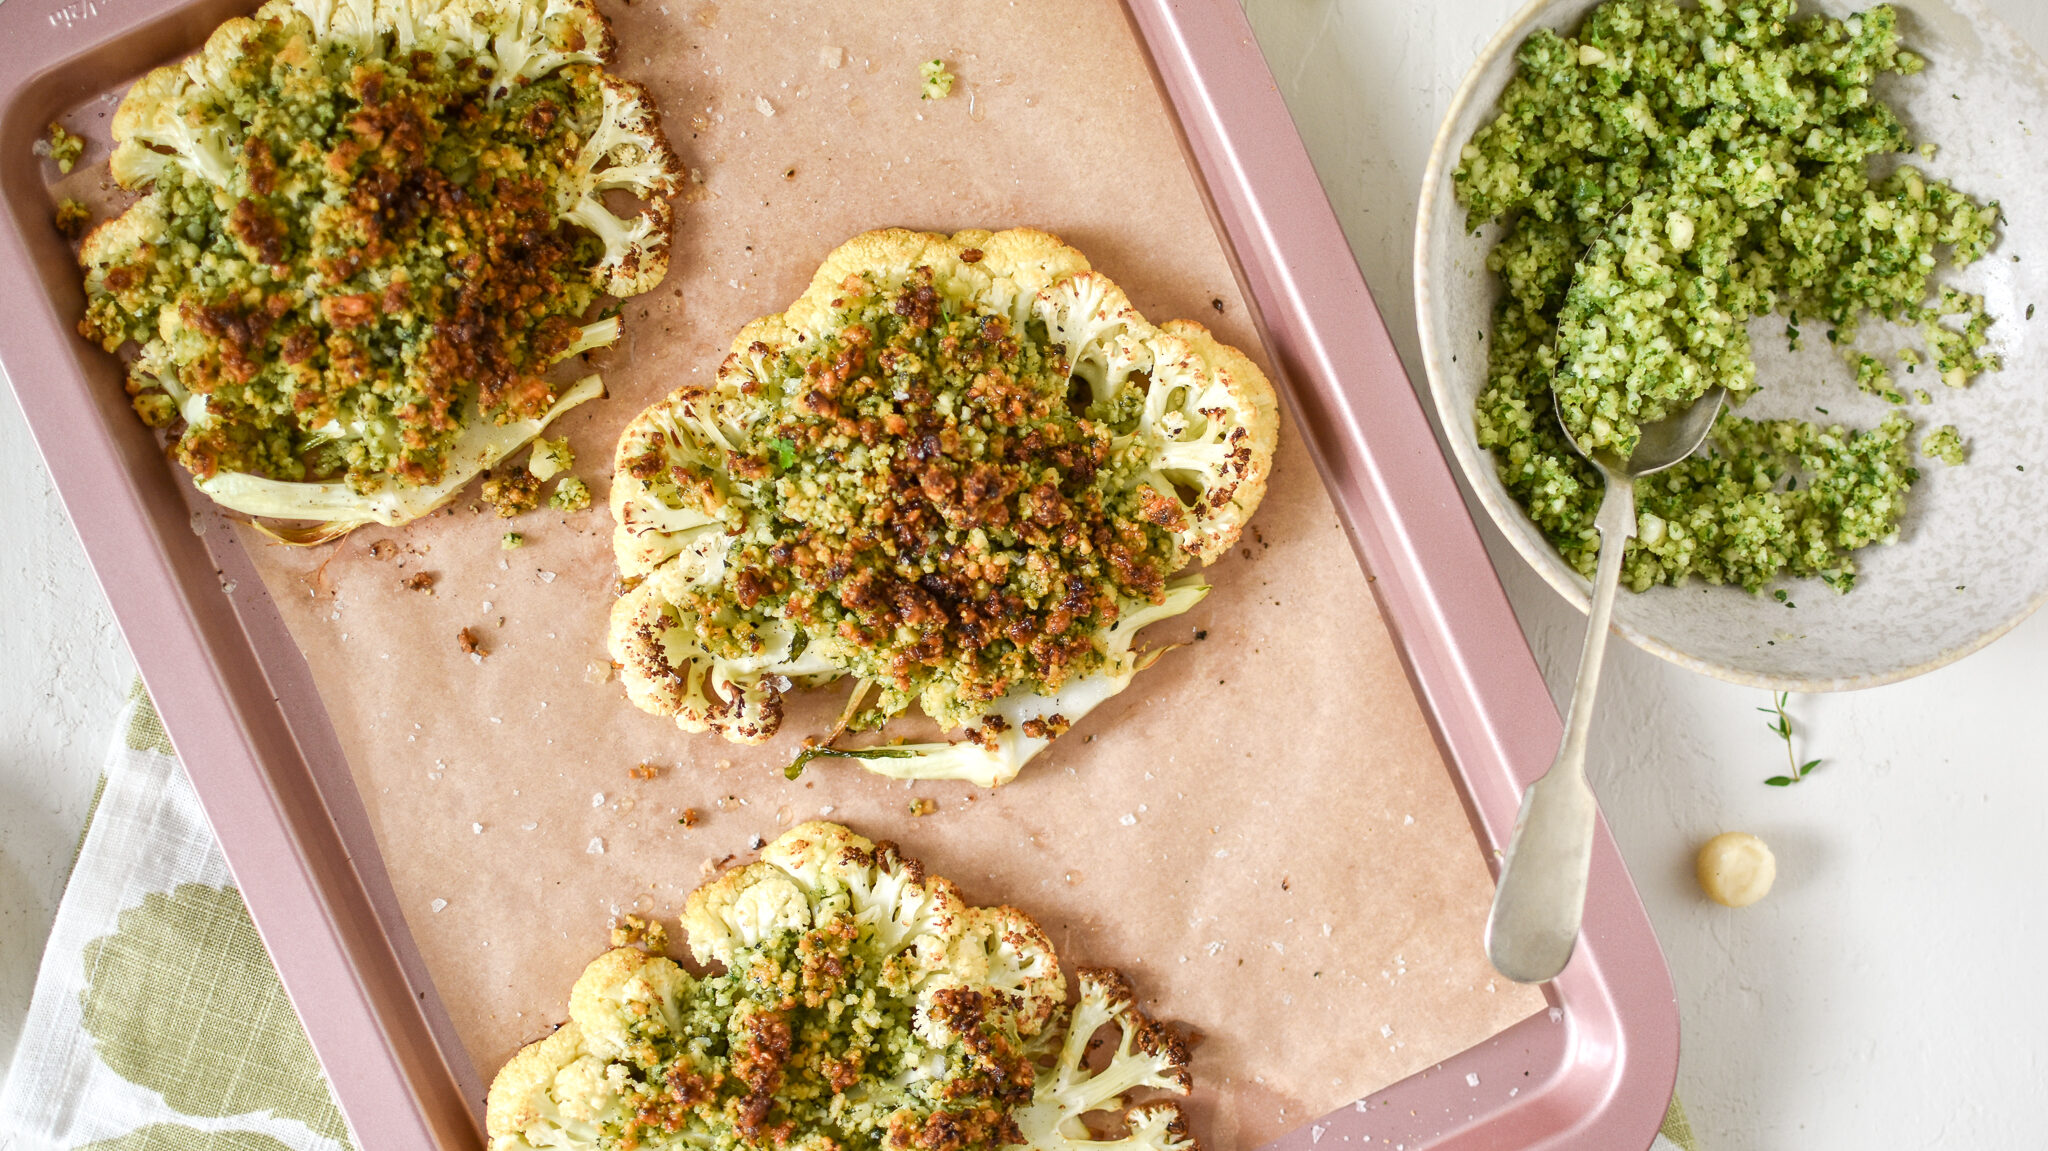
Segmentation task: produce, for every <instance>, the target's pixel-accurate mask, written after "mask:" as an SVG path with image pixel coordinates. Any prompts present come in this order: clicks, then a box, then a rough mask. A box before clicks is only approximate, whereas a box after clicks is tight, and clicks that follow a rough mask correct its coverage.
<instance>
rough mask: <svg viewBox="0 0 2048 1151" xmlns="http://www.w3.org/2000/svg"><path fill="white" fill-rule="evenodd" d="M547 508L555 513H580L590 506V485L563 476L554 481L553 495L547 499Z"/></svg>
mask: <svg viewBox="0 0 2048 1151" xmlns="http://www.w3.org/2000/svg"><path fill="white" fill-rule="evenodd" d="M548 506H549V507H551V508H554V509H555V510H557V511H564V512H580V511H582V510H583V509H585V508H587V507H589V506H590V485H589V484H586V483H584V482H583V481H582V480H580V479H578V478H576V477H575V476H563V477H562V478H561V479H559V480H557V481H555V494H554V495H552V496H549V497H548Z"/></svg>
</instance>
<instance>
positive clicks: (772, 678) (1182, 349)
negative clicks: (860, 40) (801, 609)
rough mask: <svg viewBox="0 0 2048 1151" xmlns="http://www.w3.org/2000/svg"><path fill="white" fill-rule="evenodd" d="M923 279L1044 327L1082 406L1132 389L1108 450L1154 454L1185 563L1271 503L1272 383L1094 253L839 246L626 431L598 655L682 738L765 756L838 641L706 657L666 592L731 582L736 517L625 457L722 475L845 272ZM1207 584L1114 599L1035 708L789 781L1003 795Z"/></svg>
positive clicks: (790, 639) (1035, 247) (1150, 475)
mask: <svg viewBox="0 0 2048 1151" xmlns="http://www.w3.org/2000/svg"><path fill="white" fill-rule="evenodd" d="M924 269H930V273H931V277H932V286H933V287H934V288H935V289H936V291H937V294H938V297H939V298H940V299H941V300H944V301H948V302H952V303H963V302H964V303H969V304H972V305H974V306H976V307H978V308H982V309H986V310H988V311H990V312H994V313H996V314H999V315H1002V316H1005V317H1007V318H1008V320H1009V321H1010V324H1011V327H1012V329H1013V330H1016V331H1023V330H1024V329H1025V326H1026V324H1028V323H1031V322H1033V321H1036V322H1037V323H1040V324H1042V325H1043V326H1044V330H1045V331H1046V333H1047V335H1048V338H1049V344H1050V346H1052V347H1056V348H1057V349H1058V350H1059V351H1060V352H1061V353H1062V354H1063V355H1064V357H1065V360H1066V364H1067V365H1068V367H1069V369H1070V375H1071V379H1072V381H1073V382H1074V384H1075V385H1085V387H1086V389H1087V390H1088V397H1087V399H1088V402H1089V403H1091V404H1093V403H1097V402H1107V401H1109V400H1111V399H1113V398H1116V397H1118V396H1120V394H1121V393H1122V391H1123V390H1124V389H1126V388H1139V387H1142V393H1141V395H1142V403H1141V404H1139V403H1136V402H1135V401H1133V403H1132V406H1133V407H1134V409H1135V412H1136V416H1135V420H1136V422H1135V426H1133V427H1132V428H1130V429H1129V431H1128V432H1127V433H1124V434H1120V435H1119V436H1118V437H1117V442H1118V443H1119V444H1124V443H1126V442H1128V441H1132V440H1136V441H1139V442H1140V443H1141V445H1142V447H1143V448H1144V449H1145V450H1146V451H1147V452H1148V453H1149V454H1148V456H1147V458H1146V459H1145V461H1144V464H1143V467H1142V470H1141V472H1140V474H1139V475H1138V477H1137V480H1136V482H1137V483H1138V484H1140V485H1142V486H1143V487H1144V488H1145V489H1149V490H1147V491H1145V492H1144V499H1145V501H1146V511H1145V517H1144V518H1145V519H1146V520H1148V521H1149V522H1150V523H1152V524H1155V525H1157V526H1159V527H1161V528H1163V529H1165V530H1167V531H1169V532H1170V533H1171V536H1172V539H1173V541H1174V543H1175V545H1177V546H1178V548H1179V549H1181V553H1182V556H1183V558H1182V562H1183V563H1184V562H1185V560H1186V559H1191V558H1199V559H1200V560H1202V561H1203V562H1204V563H1205V564H1206V563H1209V562H1212V561H1214V560H1215V559H1217V558H1218V557H1219V556H1221V555H1223V554H1225V553H1226V552H1228V550H1229V549H1230V547H1231V546H1232V544H1234V543H1235V542H1236V540H1237V538H1238V535H1239V533H1240V532H1241V531H1242V529H1243V527H1244V524H1245V521H1246V520H1247V519H1248V518H1249V517H1250V516H1251V514H1252V511H1253V510H1254V509H1255V508H1256V507H1257V506H1258V503H1259V500H1260V499H1261V497H1262V496H1263V495H1264V493H1265V488H1266V481H1267V478H1268V475H1269V473H1270V471H1271V466H1272V455H1273V450H1274V447H1275V444H1276V441H1277V438H1278V429H1279V416H1278V412H1277V409H1276V406H1275V401H1274V394H1273V389H1272V385H1271V384H1270V383H1269V382H1268V381H1267V380H1266V378H1265V376H1264V375H1263V374H1262V373H1261V372H1260V371H1259V369H1258V368H1257V366H1256V365H1254V364H1253V363H1252V362H1251V360H1250V359H1249V358H1247V357H1246V356H1245V355H1244V354H1243V353H1242V352H1239V351H1238V350H1237V349H1235V348H1232V347H1229V346H1228V345H1225V344H1223V343H1221V342H1219V341H1218V340H1217V339H1216V338H1215V337H1214V336H1212V335H1211V334H1210V333H1209V331H1208V330H1207V329H1206V328H1204V327H1202V326H1201V325H1200V324H1196V323H1192V322H1189V321H1180V320H1176V321H1169V322H1168V323H1166V324H1164V325H1160V326H1157V327H1155V326H1153V325H1152V324H1150V323H1149V322H1147V321H1146V320H1145V319H1144V317H1142V316H1140V315H1139V314H1138V313H1137V311H1136V310H1135V309H1134V308H1133V307H1132V306H1131V304H1130V301H1129V300H1128V299H1127V298H1126V297H1125V295H1124V293H1123V292H1122V290H1121V289H1119V288H1118V287H1117V286H1116V285H1115V284H1114V283H1112V282H1111V281H1110V280H1109V279H1108V278H1107V277H1105V276H1103V275H1102V274H1100V273H1098V272H1095V271H1093V270H1092V269H1091V268H1090V266H1089V263H1088V260H1087V257H1085V256H1084V255H1082V254H1081V253H1080V252H1079V251H1077V250H1075V249H1074V248H1072V247H1069V246H1068V245H1066V244H1065V243H1063V242H1061V241H1060V240H1059V239H1058V238H1057V237H1055V236H1052V235H1048V234H1046V233H1044V232H1039V231H1035V230H1032V229H1026V228H1017V229H1010V230H1007V231H1002V232H987V231H979V230H970V231H962V232H959V233H957V234H955V235H952V236H945V235H940V234H936V233H921V232H912V231H907V230H903V229H888V230H882V231H874V232H868V233H865V234H863V235H860V236H856V237H854V238H853V239H852V240H850V241H848V242H847V243H846V244H844V245H842V246H841V247H840V248H839V249H837V250H836V251H834V252H833V253H832V254H831V255H830V256H829V257H828V258H827V259H826V260H825V262H824V264H823V266H821V267H820V268H819V269H818V272H817V274H816V275H815V276H814V277H813V279H812V281H811V285H810V288H809V289H808V290H807V291H806V292H805V293H804V294H803V296H802V297H800V298H799V299H798V300H797V301H796V302H795V303H794V304H792V305H791V306H790V308H789V310H788V311H786V312H784V313H782V314H780V315H774V316H767V317H764V318H761V319H758V320H755V321H753V322H752V323H750V324H748V325H747V326H746V327H745V328H743V329H742V330H741V331H740V333H739V335H738V337H737V338H736V339H735V340H734V341H733V345H732V352H731V355H729V356H728V357H727V358H726V360H725V361H724V363H723V364H722V366H721V367H720V368H719V371H718V374H717V378H716V380H715V382H714V384H713V386H711V387H709V388H703V387H695V386H691V387H684V388H680V389H677V390H676V391H675V392H674V393H672V394H671V395H669V396H668V397H667V398H666V399H665V400H663V401H662V402H660V403H658V404H655V405H653V406H652V407H650V408H648V409H647V410H646V411H645V412H643V413H642V414H641V415H640V416H639V417H638V418H636V419H635V420H634V421H633V422H632V423H631V424H630V425H629V426H628V427H627V428H626V430H625V431H624V433H623V434H622V435H621V437H620V441H619V449H618V455H617V458H616V461H615V466H614V477H613V483H612V489H611V510H612V515H613V518H614V520H615V521H616V525H617V526H616V527H615V529H614V533H613V546H614V551H615V553H616V556H617V560H618V565H619V570H620V573H621V574H622V576H623V577H625V579H626V581H627V582H628V584H629V585H635V586H631V590H629V591H628V592H627V593H626V594H624V595H623V596H621V597H620V599H619V600H618V601H617V602H616V604H615V605H614V606H613V610H612V617H611V632H610V649H611V653H612V657H613V659H614V660H616V661H617V662H618V663H619V664H620V665H622V667H623V669H624V671H623V675H622V679H623V681H624V685H625V688H626V692H627V695H628V697H629V698H630V699H631V700H632V702H633V703H634V704H635V705H636V706H638V707H640V708H641V709H642V710H645V711H648V712H651V713H654V714H657V715H670V716H673V717H674V718H675V720H676V723H677V724H678V725H679V726H681V727H682V728H683V729H684V730H686V731H693V732H700V731H705V730H715V731H717V732H719V733H720V734H721V735H723V736H724V737H725V738H726V739H728V740H731V741H733V742H737V743H759V742H761V741H763V740H765V739H767V738H768V737H769V736H771V735H773V734H774V733H775V731H776V729H777V727H778V726H779V725H780V723H781V719H782V693H783V692H784V691H786V690H788V689H789V688H790V687H791V686H792V685H802V686H818V685H821V684H824V683H828V682H830V681H832V680H834V679H837V678H839V677H840V676H841V675H843V674H846V672H847V668H846V667H845V664H844V661H843V659H842V658H840V657H839V656H838V655H836V654H835V650H834V648H835V641H834V640H833V639H832V637H830V636H820V635H815V634H805V633H804V632H803V631H802V630H801V629H799V628H798V627H796V626H794V625H791V624H789V623H787V622H785V621H782V620H771V621H770V622H769V623H768V624H767V625H766V626H764V627H762V628H760V629H759V632H758V635H757V638H758V640H759V642H758V643H757V644H756V646H755V650H754V651H753V653H752V654H751V655H749V656H747V657H746V658H738V659H735V658H725V657H720V656H717V655H714V654H713V653H712V652H710V651H708V650H706V649H705V648H704V647H703V646H701V645H700V644H699V643H697V642H696V641H695V640H694V639H693V638H692V637H691V636H690V635H689V634H688V633H687V632H686V630H685V629H684V628H682V627H680V626H677V618H678V617H677V611H678V609H677V607H676V604H677V601H678V598H679V597H680V596H682V595H683V594H684V593H685V592H702V591H704V590H706V589H711V588H715V587H717V586H718V585H719V584H720V583H721V581H722V580H723V579H724V578H725V576H726V574H727V571H726V560H727V555H728V551H729V549H730V548H731V547H732V546H733V541H734V539H735V538H736V537H737V535H738V533H740V532H741V531H742V530H744V524H745V509H744V508H743V507H738V506H736V505H737V504H738V503H739V502H740V501H739V500H738V499H737V498H736V497H735V496H734V493H732V492H731V491H730V490H727V489H724V488H721V489H720V490H715V491H709V492H702V493H700V494H698V495H697V496H696V497H694V498H687V499H683V500H680V501H676V502H680V503H682V504H683V506H680V507H678V506H673V503H672V502H671V501H670V500H668V499H665V498H664V496H663V494H662V493H661V492H658V491H656V490H655V487H654V480H651V479H649V478H648V477H647V476H646V475H644V474H636V461H637V460H640V459H642V458H643V457H645V456H646V455H647V454H648V453H649V452H650V450H655V451H659V452H661V453H663V456H664V459H665V460H667V461H668V462H670V463H672V464H677V465H690V466H694V467H696V468H698V469H710V470H714V471H716V470H719V469H723V468H724V467H725V466H726V464H727V462H728V461H729V460H734V459H740V458H742V457H744V456H745V455H746V454H748V453H750V452H752V451H754V450H755V448H756V445H754V444H753V443H752V442H751V429H750V427H749V419H750V413H748V412H747V411H746V407H747V404H746V401H745V399H744V397H746V396H748V395H750V394H752V393H754V392H756V391H758V390H759V389H760V384H759V381H761V380H762V379H764V378H765V377H766V376H767V374H768V373H769V372H770V371H771V370H772V363H773V361H774V360H775V358H776V357H777V355H778V354H779V353H781V352H783V351H785V350H788V349H791V348H793V347H796V346H798V345H800V344H809V345H810V346H812V347H816V346H820V344H822V342H823V341H824V340H825V339H826V338H827V337H829V336H831V335H833V334H835V333H836V332H837V331H839V321H840V308H839V306H838V305H839V304H841V303H842V302H843V301H842V300H840V297H842V296H843V295H845V294H846V291H847V287H846V286H847V284H848V283H849V282H851V281H852V280H853V279H862V280H864V281H866V282H869V283H872V284H875V285H877V286H879V287H880V288H882V289H884V290H886V289H900V288H901V287H902V286H903V285H904V284H905V283H906V282H907V281H908V280H910V278H911V277H912V276H913V275H922V274H923V270H924ZM638 470H639V471H641V472H643V473H644V471H645V469H644V467H640V468H638ZM660 478H661V477H655V479H657V480H658V479H660ZM1183 493H1192V494H1193V497H1194V498H1192V499H1189V498H1186V496H1185V495H1184V494H1183ZM1208 590H1209V588H1208V587H1207V586H1206V585H1205V584H1203V583H1201V582H1200V581H1199V580H1198V579H1192V578H1181V579H1176V580H1171V581H1169V582H1168V583H1167V584H1166V586H1165V587H1164V588H1163V590H1162V591H1161V593H1160V594H1158V595H1157V596H1156V597H1154V598H1153V599H1152V600H1151V601H1150V602H1147V601H1145V600H1125V601H1123V602H1120V603H1119V604H1118V608H1119V610H1118V612H1117V618H1116V620H1115V622H1114V623H1113V624H1111V625H1109V626H1107V627H1105V628H1103V629H1102V630H1101V631H1100V632H1099V633H1097V635H1096V636H1095V639H1094V643H1095V648H1096V650H1097V652H1098V653H1099V654H1100V656H1101V664H1100V667H1099V668H1098V669H1097V670H1095V671H1093V672H1091V673H1089V674H1085V675H1078V676H1075V677H1073V678H1071V679H1068V680H1066V681H1065V682H1064V683H1063V684H1061V685H1060V686H1059V687H1058V688H1057V690H1055V691H1053V692H1051V693H1049V694H1046V695H1040V694H1035V693H1032V692H1029V691H1022V690H1013V691H1011V692H1009V693H1008V694H1005V695H1003V696H1001V697H1000V698H998V699H996V700H995V701H994V702H993V703H992V704H989V705H987V706H985V707H981V708H978V709H976V711H977V713H976V714H970V715H967V716H965V717H964V722H965V726H966V727H967V729H968V730H967V735H968V738H967V739H966V740H965V741H962V742H956V743H933V744H916V745H908V746H892V747H883V748H872V749H863V750H841V749H834V748H830V747H824V748H815V749H812V750H810V751H807V752H805V753H804V755H803V756H802V757H801V758H800V759H799V760H798V761H797V762H796V763H795V764H793V765H792V766H791V769H790V770H791V772H792V774H794V773H795V772H796V771H798V770H800V769H801V767H802V765H803V763H804V761H805V760H808V759H809V758H811V757H813V756H817V755H829V756H835V757H849V758H856V759H858V760H859V761H860V762H861V763H862V765H863V766H865V767H867V768H868V769H870V770H872V771H876V772H879V773H881V774H884V775H889V776H894V777H898V778H925V779H932V778H952V779H966V780H970V781H972V782H975V783H978V784H981V785H983V786H994V785H996V784H1000V783H1003V782H1006V781H1008V780H1010V779H1012V778H1014V777H1015V776H1016V774H1017V772H1018V770H1019V769H1020V768H1021V767H1022V766H1023V764H1024V763H1025V762H1026V761H1027V760H1029V759H1030V758H1031V757H1032V756H1033V755H1035V754H1037V753H1038V752H1039V751H1040V750H1042V749H1043V748H1045V747H1046V746H1047V745H1048V744H1049V743H1050V741H1051V740H1052V739H1053V738H1054V737H1055V736H1056V735H1058V734H1059V733H1060V732H1062V731H1064V730H1066V728H1067V727H1068V726H1070V725H1071V724H1072V723H1073V722H1075V721H1078V720H1079V719H1080V718H1081V717H1082V716H1083V715H1085V714H1086V713H1087V712H1088V711H1090V710H1092V709H1093V708H1094V707H1095V706H1097V705H1098V704H1100V703H1101V702H1102V701H1104V700H1106V699H1108V698H1110V697H1111V696H1114V695H1116V694H1117V693H1118V692H1120V691H1122V690H1123V689H1124V688H1125V687H1126V686H1128V684H1129V683H1130V681H1131V678H1132V677H1133V676H1134V675H1135V674H1136V673H1137V672H1138V671H1140V670H1143V669H1144V668H1145V667H1147V666H1150V664H1151V663H1152V662H1153V661H1154V660H1155V659H1156V658H1157V657H1158V656H1159V654H1161V651H1163V650H1164V649H1155V650H1153V651H1149V652H1134V651H1133V650H1132V642H1133V640H1134V639H1135V638H1136V633H1137V632H1138V631H1139V629H1141V628H1143V627H1144V626H1145V625H1147V624H1149V623H1153V622H1156V621H1158V620H1161V619H1165V618H1168V617H1171V616H1174V615H1178V614H1180V613H1182V612H1184V611H1186V610H1188V609H1189V608H1191V607H1193V606H1194V605H1195V604H1196V603H1198V602H1200V600H1201V599H1202V597H1203V596H1205V595H1206V594H1207V593H1208ZM866 687H867V684H866V682H865V681H864V682H863V684H862V690H863V691H864V690H865V689H866ZM855 702H856V703H858V702H859V697H858V694H857V695H856V699H855ZM921 702H922V703H923V704H924V709H925V710H926V711H927V713H930V714H932V715H933V717H934V718H936V719H938V720H939V721H940V723H941V726H942V727H945V728H947V729H949V730H950V729H952V728H953V727H955V726H956V725H957V724H958V723H960V722H961V719H962V718H963V717H960V716H956V715H950V714H942V713H941V711H940V710H939V709H936V708H934V707H933V706H932V704H931V702H930V700H929V699H927V700H923V701H921ZM849 710H851V707H850V708H849Z"/></svg>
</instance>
